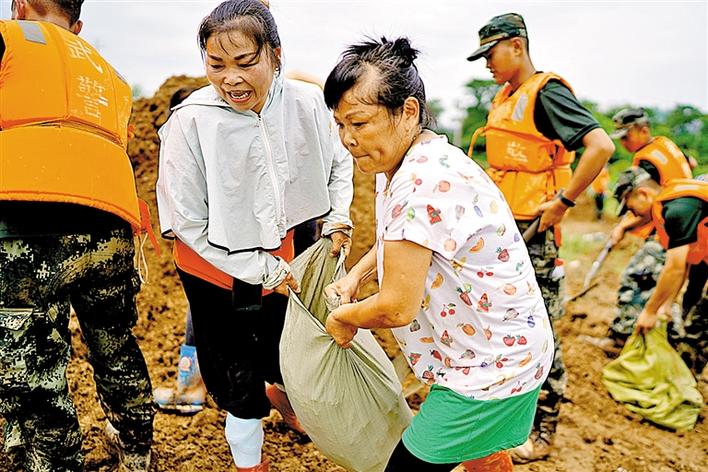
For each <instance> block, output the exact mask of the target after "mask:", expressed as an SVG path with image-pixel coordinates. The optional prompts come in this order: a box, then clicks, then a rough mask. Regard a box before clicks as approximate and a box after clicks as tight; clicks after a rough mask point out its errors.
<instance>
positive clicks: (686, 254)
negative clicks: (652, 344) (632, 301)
mask: <svg viewBox="0 0 708 472" xmlns="http://www.w3.org/2000/svg"><path fill="white" fill-rule="evenodd" d="M614 193H615V197H616V198H617V199H618V200H619V201H620V202H621V203H620V211H624V210H626V209H629V210H631V211H632V212H633V213H634V214H635V215H638V216H642V217H644V218H647V217H648V218H651V221H652V224H653V225H654V227H655V229H656V232H657V237H658V240H659V243H660V244H661V245H662V247H663V248H664V249H665V250H666V263H665V264H664V267H663V269H662V270H661V274H660V276H659V279H658V280H657V283H656V288H655V289H654V291H653V293H652V294H651V297H649V300H648V301H647V302H646V304H645V305H644V308H643V309H642V312H641V313H640V315H639V318H638V319H637V323H636V328H635V331H637V332H640V333H646V332H647V331H649V330H650V329H652V328H653V327H654V326H655V324H656V321H657V319H658V317H659V316H660V315H666V314H667V313H668V310H669V309H670V307H671V303H672V302H673V300H674V298H675V297H676V295H677V294H678V293H679V291H680V290H681V288H682V286H683V284H684V281H685V280H686V278H688V281H689V286H690V285H691V282H694V284H693V285H694V287H695V280H698V281H700V282H701V283H700V286H698V287H695V288H694V289H691V290H693V291H695V292H696V293H691V290H687V292H686V293H685V294H684V299H683V311H684V313H683V314H684V317H685V321H684V329H685V332H686V334H685V336H683V337H682V338H679V339H677V338H674V339H673V340H672V341H673V342H674V343H677V344H680V345H683V346H681V347H680V349H679V350H680V351H682V350H683V349H682V348H683V347H688V348H690V349H689V350H684V352H682V354H685V355H684V356H683V357H684V359H685V360H687V361H688V362H687V364H688V365H689V367H691V368H692V369H693V371H694V373H695V374H696V375H700V373H701V371H702V370H703V368H704V367H705V365H706V360H707V352H706V348H707V347H708V332H707V331H706V327H707V321H708V320H707V319H706V313H708V311H707V309H708V298H707V294H706V272H707V271H708V182H706V181H702V180H699V179H673V180H671V181H669V182H668V183H667V184H666V185H664V186H661V185H659V183H658V182H656V181H655V180H653V179H652V178H651V175H650V174H649V173H648V172H646V171H645V170H644V169H642V168H640V167H631V168H629V169H627V170H626V171H624V172H623V173H622V174H621V175H620V176H619V178H618V180H617V186H616V188H615V192H614Z"/></svg>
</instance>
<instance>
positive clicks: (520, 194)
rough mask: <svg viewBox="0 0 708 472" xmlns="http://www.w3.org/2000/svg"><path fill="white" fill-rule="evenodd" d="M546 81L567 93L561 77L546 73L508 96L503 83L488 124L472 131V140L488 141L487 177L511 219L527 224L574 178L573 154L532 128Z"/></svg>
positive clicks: (494, 101) (507, 87) (527, 81)
mask: <svg viewBox="0 0 708 472" xmlns="http://www.w3.org/2000/svg"><path fill="white" fill-rule="evenodd" d="M549 80H558V81H560V82H561V83H562V84H563V85H565V86H566V87H568V89H570V90H571V91H572V88H571V87H570V85H569V84H568V83H567V82H566V81H565V80H563V79H562V78H561V77H560V76H558V75H556V74H553V73H550V72H546V73H537V74H534V75H532V76H531V77H529V78H528V79H527V80H526V81H525V82H524V83H523V84H521V86H520V87H519V88H518V89H517V90H516V91H515V92H514V93H511V92H512V91H511V84H509V83H507V84H506V85H505V86H504V87H502V88H501V90H499V92H497V95H496V96H495V97H494V100H493V101H492V107H491V109H490V110H489V117H488V118H487V124H486V125H485V126H484V127H482V128H479V129H478V130H477V131H475V133H474V136H473V137H472V143H471V144H470V150H469V155H470V157H471V155H472V147H473V146H474V142H475V140H476V138H477V137H478V136H479V135H480V134H483V135H484V136H486V138H487V161H488V162H489V166H490V167H489V168H488V169H487V173H488V174H489V175H490V176H491V178H492V180H494V182H495V183H496V184H497V186H499V188H500V189H501V191H502V193H503V194H504V196H505V197H506V200H507V202H508V203H509V206H510V207H511V211H512V213H513V214H514V218H516V219H517V220H530V219H533V218H535V217H536V214H535V210H536V208H537V207H538V206H539V205H540V204H542V203H544V202H546V201H548V200H551V199H552V198H553V197H554V196H555V194H556V193H557V192H558V191H559V190H560V189H562V188H565V187H566V186H567V185H568V182H569V181H570V178H571V177H572V175H573V173H572V171H571V169H570V164H571V162H573V160H574V159H575V153H574V152H570V151H568V150H566V149H565V148H564V147H563V144H562V143H561V142H560V141H559V140H551V139H548V138H547V137H545V136H544V135H542V134H541V133H540V132H539V131H538V129H537V128H536V124H535V123H534V110H535V109H536V99H537V97H538V92H539V91H540V90H541V89H542V88H543V87H544V86H545V85H546V84H547V83H548V81H549Z"/></svg>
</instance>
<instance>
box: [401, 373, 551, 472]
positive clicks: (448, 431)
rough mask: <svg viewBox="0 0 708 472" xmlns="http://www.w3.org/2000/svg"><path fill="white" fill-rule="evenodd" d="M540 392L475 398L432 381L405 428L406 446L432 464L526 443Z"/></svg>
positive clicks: (476, 455)
mask: <svg viewBox="0 0 708 472" xmlns="http://www.w3.org/2000/svg"><path fill="white" fill-rule="evenodd" d="M540 391H541V387H540V386H539V387H538V388H537V389H536V390H533V391H531V392H528V393H525V394H523V395H517V396H513V397H509V398H504V399H500V400H472V399H470V398H467V397H465V396H463V395H460V394H458V393H455V392H453V391H452V390H450V389H449V388H447V387H441V386H438V385H433V386H432V388H431V389H430V393H429V394H428V398H427V399H426V400H425V402H423V404H422V405H421V408H420V412H419V413H418V414H417V415H416V416H415V417H414V418H413V421H412V422H411V424H410V425H409V426H408V428H407V429H406V430H405V431H404V432H403V444H405V446H406V449H408V450H409V451H410V452H411V453H412V454H413V455H414V456H416V457H417V458H419V459H421V460H424V461H426V462H430V463H432V464H457V463H460V462H463V461H467V460H471V459H478V458H480V457H486V456H488V455H490V454H494V453H495V452H497V451H501V450H504V449H511V448H513V447H516V446H519V445H520V444H523V443H524V442H525V441H526V439H527V438H528V437H529V434H530V433H531V427H532V426H533V419H534V416H535V414H536V402H537V401H538V394H539V392H540Z"/></svg>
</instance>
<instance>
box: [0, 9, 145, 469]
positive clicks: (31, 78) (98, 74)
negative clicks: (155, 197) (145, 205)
mask: <svg viewBox="0 0 708 472" xmlns="http://www.w3.org/2000/svg"><path fill="white" fill-rule="evenodd" d="M82 3H83V0H51V1H50V0H43V1H41V2H35V1H32V2H29V1H27V0H14V1H13V2H12V18H13V20H9V21H8V20H2V21H0V90H3V91H4V92H7V98H8V100H7V101H3V106H2V115H0V143H2V160H1V161H0V162H1V163H2V169H0V416H2V417H3V418H4V419H5V422H6V423H5V441H4V444H5V449H6V451H7V452H8V456H9V457H10V459H11V460H12V461H13V464H12V465H13V467H16V468H20V469H22V470H25V471H27V472H64V471H76V472H78V471H81V470H83V467H82V457H81V431H80V429H79V423H78V419H77V416H76V411H75V409H74V405H73V403H72V400H71V396H70V395H69V389H68V385H67V378H66V368H67V364H68V362H69V357H70V354H71V333H70V330H69V313H70V306H71V307H73V308H74V310H75V311H76V315H77V318H78V321H79V324H80V326H81V332H82V334H83V338H84V340H85V343H86V345H87V348H88V357H89V362H90V363H91V365H92V367H93V372H94V380H95V382H96V390H97V392H98V397H99V400H100V403H101V405H102V407H103V410H104V411H105V413H106V416H107V419H108V421H109V423H107V426H108V425H110V428H108V427H107V428H106V430H107V432H108V433H111V435H110V436H109V437H108V439H110V440H111V441H112V443H113V445H114V446H115V448H116V449H117V453H118V459H119V470H120V471H121V472H126V471H129V472H147V470H148V467H149V462H150V446H151V442H152V420H153V415H154V411H153V403H152V395H151V386H150V378H149V376H148V371H147V366H146V364H145V360H144V358H143V356H142V353H141V352H140V349H139V347H138V344H137V341H136V339H135V337H134V336H133V334H132V332H131V329H132V328H133V326H134V325H135V323H136V320H137V312H136V307H135V296H136V294H137V292H138V290H139V287H140V281H139V276H138V273H137V270H136V260H135V246H134V231H137V230H138V229H139V228H140V226H141V215H140V211H139V204H138V199H137V195H136V193H135V179H134V176H133V174H132V169H131V168H130V164H129V158H128V156H127V154H126V153H125V144H126V142H127V132H126V129H127V119H128V116H129V113H130V103H131V102H130V88H129V86H128V85H127V84H126V83H124V82H121V81H120V78H119V77H118V76H117V75H116V73H115V72H114V71H113V69H112V68H110V67H109V65H108V63H107V62H105V60H103V58H101V57H100V55H99V54H98V53H97V52H95V51H94V50H93V49H92V48H91V46H90V45H89V44H88V43H86V42H84V41H83V40H81V39H80V38H78V37H77V36H75V35H76V34H78V33H79V31H80V30H81V26H82V22H81V20H79V15H80V13H81V4H82ZM16 20H24V21H16ZM71 33H73V34H71ZM67 45H73V46H76V45H78V46H81V47H83V51H84V53H85V55H72V53H69V52H67V51H68V50H69V47H68V46H67ZM48 57H51V58H52V59H54V58H56V60H55V61H54V62H53V63H47V64H46V73H45V74H44V76H38V75H37V72H36V71H37V69H36V66H35V65H34V64H33V63H43V62H51V61H48V59H47V58H48ZM28 58H31V59H28ZM91 61H93V62H91ZM77 62H78V63H79V64H78V65H77ZM89 62H90V65H89V64H87V63H89ZM101 64H103V65H102V66H101ZM85 65H89V67H88V68H82V67H81V66H85ZM43 67H44V65H43ZM43 70H44V69H43ZM82 79H84V80H93V81H95V83H96V84H98V85H96V86H97V87H102V88H103V89H104V91H103V92H102V93H104V95H105V97H103V96H102V101H101V104H100V105H101V106H102V107H103V108H101V107H98V108H88V105H87V106H86V107H81V106H77V105H76V104H77V103H83V104H85V102H83V101H82V100H83V96H82V95H80V96H77V95H76V94H77V93H79V94H80V93H83V92H81V91H79V90H77V89H76V87H75V85H74V84H75V83H76V81H81V80H82ZM38 81H39V83H44V82H47V83H51V84H52V85H53V86H55V88H54V89H50V90H54V92H53V93H51V94H47V96H46V97H42V99H41V100H28V101H27V102H26V106H25V107H23V106H21V104H19V103H18V102H17V97H20V96H22V95H23V94H25V93H27V94H29V93H30V92H29V91H30V90H32V91H34V92H35V93H36V89H37V88H38V87H37V85H38ZM101 84H103V85H101ZM109 84H112V85H111V86H109ZM13 99H14V100H15V101H13ZM70 105H71V106H70ZM57 110H59V111H57ZM65 112H66V113H65ZM96 113H98V115H97V116H98V118H96ZM77 122H78V123H77ZM18 123H19V124H18ZM77 128H81V129H80V130H78V129H77ZM77 163H80V164H77ZM77 167H81V168H77ZM18 169H20V171H19V172H18ZM47 169H50V170H47ZM118 209H121V210H123V212H122V213H121V211H118Z"/></svg>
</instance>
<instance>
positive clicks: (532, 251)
mask: <svg viewBox="0 0 708 472" xmlns="http://www.w3.org/2000/svg"><path fill="white" fill-rule="evenodd" d="M516 224H517V225H518V227H519V230H520V231H521V233H523V232H524V231H525V230H526V228H528V227H529V225H530V224H531V222H530V221H517V222H516ZM526 247H527V248H528V251H529V256H530V257H531V263H532V264H533V267H534V271H535V272H536V280H537V281H538V286H539V287H540V288H541V295H542V296H543V301H544V302H545V303H546V310H548V315H549V318H550V321H551V328H552V329H553V340H554V348H555V355H554V357H553V364H552V365H551V369H550V370H549V372H548V377H547V378H546V381H545V382H544V383H543V385H542V386H541V395H540V396H539V399H538V409H537V410H536V417H535V418H534V429H535V430H536V431H538V432H539V433H540V434H541V435H542V436H545V438H544V439H546V440H547V442H550V440H551V438H552V437H553V435H554V434H555V430H556V426H557V424H558V415H559V413H560V402H561V400H562V399H563V396H564V394H565V387H566V385H567V383H568V375H567V373H566V371H565V365H564V364H563V357H562V354H561V341H560V336H558V334H557V333H556V329H555V326H554V325H555V323H556V322H558V320H560V319H561V318H562V317H563V314H564V310H563V297H562V287H561V284H562V280H563V279H562V277H558V278H555V279H554V277H552V275H551V273H552V272H553V269H554V268H555V261H556V259H557V258H558V247H557V246H556V242H555V236H554V233H553V230H552V229H549V230H546V231H544V232H542V233H537V234H536V235H535V236H534V237H533V238H531V240H530V241H529V242H528V243H527V244H526Z"/></svg>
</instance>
